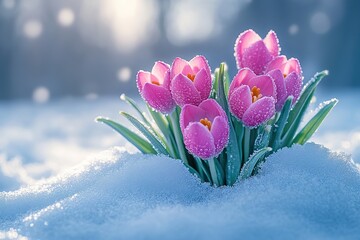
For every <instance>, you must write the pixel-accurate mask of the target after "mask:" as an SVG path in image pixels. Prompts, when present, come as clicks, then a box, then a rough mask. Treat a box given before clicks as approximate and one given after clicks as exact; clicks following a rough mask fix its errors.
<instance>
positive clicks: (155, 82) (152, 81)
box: [151, 79, 160, 86]
mask: <svg viewBox="0 0 360 240" xmlns="http://www.w3.org/2000/svg"><path fill="white" fill-rule="evenodd" d="M151 83H152V84H155V85H158V86H160V83H159V81H158V80H157V79H156V80H155V79H151Z"/></svg>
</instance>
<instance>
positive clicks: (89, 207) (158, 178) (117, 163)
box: [0, 144, 360, 239]
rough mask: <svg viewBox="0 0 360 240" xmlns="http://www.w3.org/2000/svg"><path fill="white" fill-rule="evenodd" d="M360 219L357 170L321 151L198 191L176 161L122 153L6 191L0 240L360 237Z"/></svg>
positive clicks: (288, 154)
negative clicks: (235, 181) (230, 184)
mask: <svg viewBox="0 0 360 240" xmlns="http://www.w3.org/2000/svg"><path fill="white" fill-rule="evenodd" d="M359 216H360V171H359V166H357V165H356V164H355V163H354V162H353V161H352V160H351V158H350V157H349V156H346V155H339V154H335V153H333V152H330V151H329V150H328V149H326V148H324V147H321V146H320V145H316V144H306V145H305V146H294V147H293V148H291V149H283V150H280V151H278V152H277V153H275V154H273V155H272V156H270V157H269V158H268V160H267V161H266V163H264V164H263V166H262V169H261V171H260V173H259V174H258V175H257V176H255V177H252V178H250V179H248V180H246V181H243V182H240V183H238V184H236V186H234V187H222V188H216V189H214V188H212V187H210V186H209V185H208V184H204V183H200V182H199V180H198V179H196V178H195V177H194V176H192V175H191V174H190V173H189V172H188V171H187V170H186V169H185V168H184V167H183V166H182V164H181V163H180V162H179V161H178V160H174V159H170V158H167V157H165V156H145V155H141V154H129V153H127V152H126V151H125V150H124V149H123V148H114V149H111V150H108V151H105V152H104V153H102V154H100V155H99V156H98V157H97V158H95V159H93V160H92V161H91V162H87V163H83V164H82V165H80V166H78V167H76V168H73V169H71V170H69V171H68V172H66V173H64V174H62V175H59V176H58V177H56V178H52V179H50V180H47V181H46V182H44V183H42V184H37V185H31V186H29V187H26V188H22V189H19V190H17V191H13V192H0V239H1V238H6V237H7V238H11V237H14V236H15V237H18V238H20V237H21V238H22V239H26V238H29V239H144V238H146V239H170V238H171V239H188V238H191V239H195V238H197V239H234V238H244V239H269V238H277V239H278V238H284V239H294V238H295V239H304V238H312V239H314V238H316V239H318V238H326V239H329V238H334V239H335V238H339V237H341V238H357V237H358V236H359V235H360V228H359V227H358V226H359V225H360V217H359Z"/></svg>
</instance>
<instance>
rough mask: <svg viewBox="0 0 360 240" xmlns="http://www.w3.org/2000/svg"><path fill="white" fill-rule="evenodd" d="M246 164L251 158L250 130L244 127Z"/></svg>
mask: <svg viewBox="0 0 360 240" xmlns="http://www.w3.org/2000/svg"><path fill="white" fill-rule="evenodd" d="M244 128H245V129H244V163H245V162H247V161H248V160H249V156H250V131H251V130H250V128H248V127H244Z"/></svg>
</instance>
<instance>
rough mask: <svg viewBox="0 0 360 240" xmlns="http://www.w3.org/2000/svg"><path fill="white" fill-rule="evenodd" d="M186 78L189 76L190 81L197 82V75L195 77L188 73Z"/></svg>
mask: <svg viewBox="0 0 360 240" xmlns="http://www.w3.org/2000/svg"><path fill="white" fill-rule="evenodd" d="M186 76H187V77H188V79H190V80H191V81H194V80H195V75H193V74H190V73H188V74H187V75H186Z"/></svg>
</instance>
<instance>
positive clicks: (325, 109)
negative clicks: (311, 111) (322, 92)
mask: <svg viewBox="0 0 360 240" xmlns="http://www.w3.org/2000/svg"><path fill="white" fill-rule="evenodd" d="M337 103H338V100H337V99H332V100H330V101H327V102H324V103H322V104H321V105H320V107H319V110H318V112H317V113H316V114H315V116H314V117H312V118H311V119H310V121H309V122H308V123H307V124H306V125H305V126H304V127H303V128H302V129H301V131H300V132H299V133H298V134H297V135H296V137H295V138H294V141H293V144H296V143H297V144H304V143H306V141H307V140H309V139H310V137H311V136H312V135H313V134H314V133H315V131H316V130H317V129H318V128H319V126H320V124H321V123H322V121H323V120H324V119H325V117H326V116H327V115H328V114H329V112H330V111H331V110H332V109H333V107H335V105H336V104H337Z"/></svg>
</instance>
